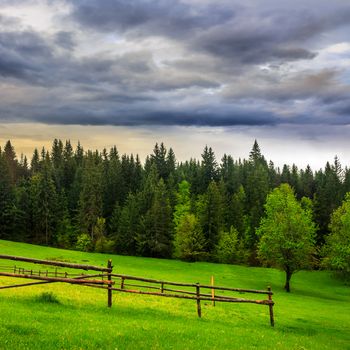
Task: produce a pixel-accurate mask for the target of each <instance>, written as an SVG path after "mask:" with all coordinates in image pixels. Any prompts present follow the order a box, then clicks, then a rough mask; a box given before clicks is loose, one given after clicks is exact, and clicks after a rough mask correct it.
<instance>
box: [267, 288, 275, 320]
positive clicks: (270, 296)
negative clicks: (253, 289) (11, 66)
mask: <svg viewBox="0 0 350 350" xmlns="http://www.w3.org/2000/svg"><path fill="white" fill-rule="evenodd" d="M267 290H268V291H269V292H271V287H270V286H268V287H267ZM269 300H270V301H271V302H272V295H271V293H269ZM269 310H270V324H271V327H274V326H275V319H274V317H273V303H270V304H269Z"/></svg>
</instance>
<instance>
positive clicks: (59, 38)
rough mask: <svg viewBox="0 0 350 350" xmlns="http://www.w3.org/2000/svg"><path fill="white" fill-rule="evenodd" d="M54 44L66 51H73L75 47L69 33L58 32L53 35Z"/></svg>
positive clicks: (72, 37) (72, 36) (72, 35)
mask: <svg viewBox="0 0 350 350" xmlns="http://www.w3.org/2000/svg"><path fill="white" fill-rule="evenodd" d="M54 41H55V44H56V45H58V46H60V47H62V48H63V49H66V50H73V49H74V47H75V46H76V42H75V39H74V34H73V33H71V32H66V31H60V32H58V33H56V34H55V38H54Z"/></svg>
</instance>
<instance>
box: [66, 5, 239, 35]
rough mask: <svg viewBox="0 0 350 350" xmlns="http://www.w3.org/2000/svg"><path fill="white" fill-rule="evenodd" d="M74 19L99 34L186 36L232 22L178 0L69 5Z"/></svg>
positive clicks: (214, 9) (222, 13) (215, 9)
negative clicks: (128, 32) (118, 32)
mask: <svg viewBox="0 0 350 350" xmlns="http://www.w3.org/2000/svg"><path fill="white" fill-rule="evenodd" d="M72 4H73V5H74V6H75V10H74V12H73V16H74V18H75V19H76V20H77V21H79V22H80V23H81V24H83V25H85V26H86V27H89V28H94V29H96V30H99V31H105V32H108V31H120V32H126V31H130V32H133V34H135V35H141V36H144V35H166V36H170V37H183V36H187V35H188V34H189V33H190V32H191V31H193V30H196V29H205V28H207V27H210V26H212V25H216V24H219V23H223V22H225V21H227V20H228V19H230V18H232V16H233V12H232V11H228V9H223V8H220V6H219V5H217V6H214V5H212V6H210V7H209V8H208V7H207V8H205V9H202V8H201V7H199V6H197V7H191V6H189V5H188V4H185V3H183V2H181V1H178V0H173V1H167V0H140V1H133V0H104V1H103V4H102V3H101V2H100V1H98V0H87V1H84V0H83V1H75V0H74V1H72Z"/></svg>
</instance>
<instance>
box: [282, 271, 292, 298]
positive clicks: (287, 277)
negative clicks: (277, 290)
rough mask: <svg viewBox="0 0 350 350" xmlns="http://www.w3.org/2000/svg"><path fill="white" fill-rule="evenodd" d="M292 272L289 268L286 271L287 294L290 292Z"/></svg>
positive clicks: (285, 287)
mask: <svg viewBox="0 0 350 350" xmlns="http://www.w3.org/2000/svg"><path fill="white" fill-rule="evenodd" d="M292 273H293V272H292V271H291V270H290V269H289V267H287V269H286V284H285V286H284V289H285V290H286V292H288V293H289V292H290V279H291V277H292Z"/></svg>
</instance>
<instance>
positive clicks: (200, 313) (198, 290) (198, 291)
mask: <svg viewBox="0 0 350 350" xmlns="http://www.w3.org/2000/svg"><path fill="white" fill-rule="evenodd" d="M196 284H197V285H196V295H197V313H198V317H202V310H201V293H200V289H199V283H196Z"/></svg>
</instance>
